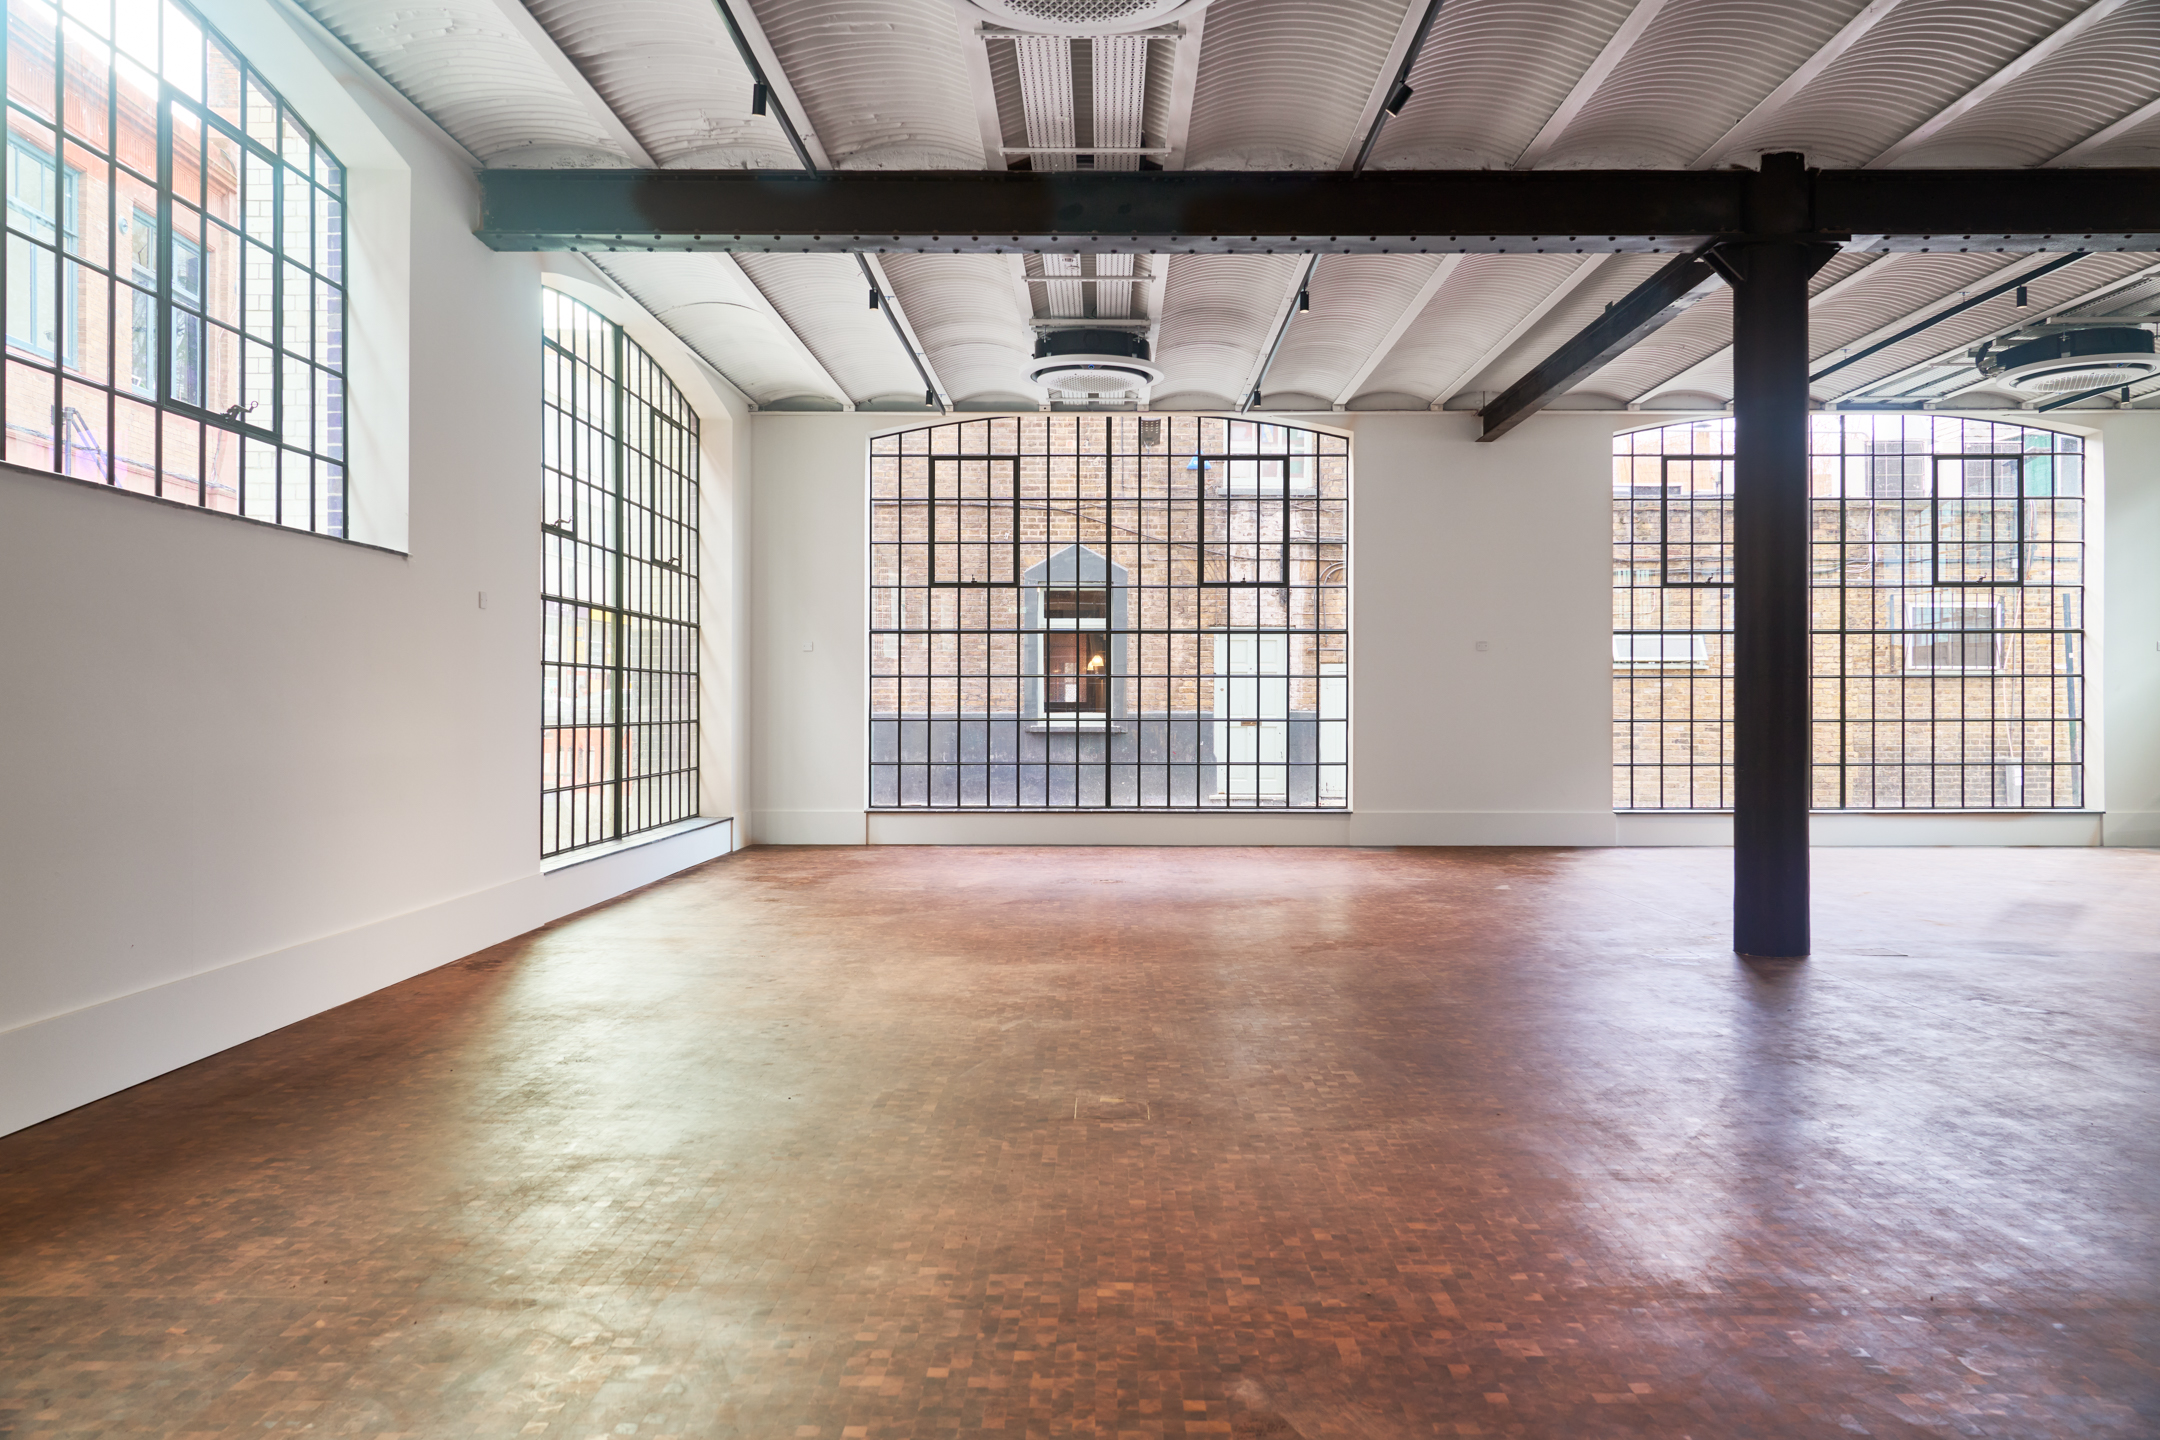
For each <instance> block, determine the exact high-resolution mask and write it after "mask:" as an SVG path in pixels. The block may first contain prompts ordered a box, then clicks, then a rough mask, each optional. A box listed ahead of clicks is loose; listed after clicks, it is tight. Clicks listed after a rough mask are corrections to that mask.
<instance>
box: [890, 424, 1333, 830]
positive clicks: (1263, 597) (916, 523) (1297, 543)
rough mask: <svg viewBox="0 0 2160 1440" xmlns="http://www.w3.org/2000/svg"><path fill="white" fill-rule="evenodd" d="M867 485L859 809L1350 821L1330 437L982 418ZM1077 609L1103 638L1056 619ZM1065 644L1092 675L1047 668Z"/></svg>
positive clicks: (1292, 430) (907, 442)
mask: <svg viewBox="0 0 2160 1440" xmlns="http://www.w3.org/2000/svg"><path fill="white" fill-rule="evenodd" d="M870 471H871V474H870V505H869V509H870V515H869V521H870V524H869V529H870V568H871V588H870V617H869V626H868V628H869V634H870V652H871V654H870V665H869V668H870V674H869V691H870V706H869V709H870V714H869V729H870V755H869V804H870V808H872V809H878V810H915V809H940V810H943V809H950V810H978V809H989V810H1073V809H1081V810H1143V811H1145V810H1166V811H1191V810H1213V809H1221V808H1224V807H1234V806H1255V807H1260V808H1272V809H1288V810H1303V809H1311V810H1322V811H1339V810H1341V809H1343V808H1346V807H1347V804H1348V647H1349V626H1348V557H1349V550H1348V546H1349V528H1348V526H1349V509H1348V507H1349V442H1348V440H1347V438H1346V437H1343V436H1340V435H1334V434H1331V433H1328V432H1325V431H1319V430H1313V429H1308V428H1304V427H1297V426H1287V425H1279V424H1273V423H1268V422H1260V421H1252V420H1244V419H1232V418H1227V417H1201V416H1190V415H1188V416H1174V417H1162V416H1139V415H1134V414H1130V413H1115V414H1100V413H1098V414H1088V413H1077V412H1063V413H1057V414H1034V415H1015V416H1000V417H986V418H982V419H972V420H964V421H950V422H945V423H942V424H938V425H931V426H921V427H916V428H914V429H911V430H906V431H900V432H894V433H892V434H888V435H883V436H879V437H875V438H874V439H873V441H872V442H871V455H870ZM1073 590H1078V591H1100V592H1101V594H1102V598H1101V599H1100V600H1099V601H1096V602H1094V603H1095V604H1097V605H1099V607H1100V609H1101V611H1102V614H1103V618H1102V619H1100V620H1096V621H1092V622H1089V621H1074V620H1070V619H1060V618H1057V617H1054V616H1052V615H1051V614H1049V613H1048V609H1047V607H1048V604H1049V597H1050V596H1052V595H1056V594H1059V593H1061V592H1065V591H1073ZM1209 597H1212V598H1209ZM1075 625H1092V626H1095V627H1099V629H1100V631H1101V638H1100V639H1099V640H1090V641H1088V642H1087V645H1086V647H1085V648H1086V652H1087V655H1088V656H1089V657H1098V655H1099V657H1100V658H1107V660H1108V667H1107V668H1108V673H1107V674H1104V675H1096V674H1095V673H1094V672H1093V671H1090V674H1089V676H1087V677H1078V676H1065V675H1063V674H1062V672H1055V666H1054V663H1053V656H1052V652H1053V651H1054V650H1055V649H1056V645H1055V643H1054V642H1053V640H1052V638H1051V637H1052V636H1054V635H1061V634H1062V633H1063V630H1064V629H1067V628H1071V627H1073V626H1075ZM1077 644H1078V642H1072V643H1069V644H1067V645H1066V647H1065V648H1066V649H1067V650H1072V651H1073V653H1074V654H1075V655H1077V654H1079V653H1080V652H1079V650H1078V649H1076V648H1075V646H1076V645H1077ZM1068 683H1069V684H1072V685H1076V686H1081V687H1082V688H1083V689H1084V691H1085V698H1084V699H1083V698H1078V697H1080V696H1081V689H1075V690H1074V691H1073V697H1066V696H1063V695H1054V694H1053V693H1052V691H1051V690H1049V689H1047V688H1046V687H1047V686H1050V685H1052V684H1068ZM1095 697H1100V698H1101V699H1102V701H1103V704H1102V706H1101V708H1099V709H1097V708H1091V707H1093V705H1094V702H1095ZM1246 710H1250V711H1251V712H1252V714H1251V715H1250V716H1248V715H1246V714H1245V713H1244V712H1245V711H1246ZM1233 730H1234V731H1235V732H1236V733H1234V734H1233V733H1232V732H1233Z"/></svg>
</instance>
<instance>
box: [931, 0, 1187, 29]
mask: <svg viewBox="0 0 2160 1440" xmlns="http://www.w3.org/2000/svg"><path fill="white" fill-rule="evenodd" d="M966 3H967V4H968V5H969V6H971V7H972V8H973V9H975V10H977V11H980V12H981V13H982V14H985V15H988V16H989V17H990V18H991V20H992V22H993V23H995V24H997V25H999V26H1001V27H1003V28H1006V29H1011V30H1022V31H1026V32H1027V33H1029V34H1031V35H1123V34H1128V33H1130V32H1132V31H1134V30H1148V29H1152V28H1154V27H1155V26H1157V25H1167V24H1169V23H1171V22H1172V21H1175V20H1177V19H1179V18H1181V17H1183V16H1186V15H1190V14H1192V13H1193V12H1194V11H1196V10H1202V9H1205V8H1206V7H1207V4H1208V0H966Z"/></svg>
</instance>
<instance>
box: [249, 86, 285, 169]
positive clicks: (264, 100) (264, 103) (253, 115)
mask: <svg viewBox="0 0 2160 1440" xmlns="http://www.w3.org/2000/svg"><path fill="white" fill-rule="evenodd" d="M277 114H278V107H277V102H276V101H274V100H272V99H271V98H270V96H269V93H268V92H267V91H265V90H264V89H263V88H262V86H260V85H258V84H256V83H255V77H254V76H252V75H250V76H248V77H247V136H248V139H250V140H253V141H254V142H255V143H256V144H258V145H262V146H266V147H267V148H269V149H270V150H271V151H272V152H275V151H276V150H277V143H278V131H277Z"/></svg>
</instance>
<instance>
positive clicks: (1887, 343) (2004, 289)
mask: <svg viewBox="0 0 2160 1440" xmlns="http://www.w3.org/2000/svg"><path fill="white" fill-rule="evenodd" d="M2085 255H2086V252H2085V251H2083V250H2073V251H2071V252H2070V253H2069V254H2068V255H2063V256H2060V257H2058V258H2056V259H2054V260H2050V261H2048V262H2047V264H2045V265H2041V266H2037V267H2035V268H2033V269H2031V270H2027V271H2026V272H2025V273H2024V274H2022V275H2019V276H2018V277H2017V278H2016V279H2014V280H2005V281H2003V282H2002V283H2001V284H2000V285H1994V286H1990V287H1989V288H1988V289H1986V290H1983V291H1981V292H1980V293H1979V294H1978V295H1973V296H1969V297H1967V298H1966V299H1964V300H1961V301H1959V302H1958V303H1957V304H1955V305H1952V306H1951V307H1950V308H1949V309H1947V310H1940V311H1937V312H1936V313H1935V314H1933V315H1930V316H1928V317H1927V318H1926V319H1925V320H1916V321H1914V322H1913V323H1912V324H1910V325H1908V326H1906V327H1905V328H1904V329H1902V330H1900V331H1898V332H1897V334H1895V335H1892V336H1890V337H1888V338H1887V339H1883V340H1878V341H1876V342H1875V343H1874V344H1873V345H1869V346H1867V347H1865V348H1863V349H1860V350H1855V351H1854V352H1853V353H1852V354H1850V355H1845V356H1841V357H1839V359H1838V360H1837V362H1836V363H1835V364H1831V365H1825V366H1823V368H1822V369H1820V370H1817V371H1816V372H1815V373H1814V374H1812V375H1810V376H1808V379H1809V380H1810V381H1815V380H1820V379H1822V378H1823V376H1825V375H1834V374H1836V373H1837V372H1838V371H1840V370H1843V369H1844V368H1845V367H1846V366H1848V365H1854V364H1858V363H1859V362H1860V361H1862V360H1865V359H1867V357H1868V356H1870V355H1873V354H1874V353H1875V352H1876V351H1878V350H1887V349H1889V348H1890V347H1891V346H1892V345H1895V344H1897V343H1898V342H1899V341H1900V340H1910V339H1912V337H1913V336H1915V335H1918V334H1919V333H1920V332H1921V331H1923V330H1929V329H1933V328H1934V327H1935V326H1937V325H1940V324H1942V322H1943V321H1945V320H1948V319H1949V318H1950V317H1951V316H1953V315H1962V314H1964V313H1965V312H1966V311H1967V310H1970V309H1972V308H1973V307H1974V306H1975V305H1985V304H1986V303H1987V302H1988V301H1990V300H1993V299H1994V298H1995V297H1996V296H1998V295H2007V294H2009V293H2010V292H2011V291H2012V290H2019V289H2023V288H2024V287H2025V286H2027V285H2030V284H2031V283H2032V282H2033V281H2035V280H2037V279H2039V278H2040V277H2041V276H2042V275H2046V274H2048V273H2050V272H2051V271H2055V270H2060V269H2062V268H2063V266H2065V265H2075V264H2076V263H2077V262H2078V261H2080V260H2083V259H2084V258H2085Z"/></svg>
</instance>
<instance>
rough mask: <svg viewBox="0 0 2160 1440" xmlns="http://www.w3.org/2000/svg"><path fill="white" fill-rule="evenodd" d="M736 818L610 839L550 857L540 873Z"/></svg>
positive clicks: (692, 821) (702, 819)
mask: <svg viewBox="0 0 2160 1440" xmlns="http://www.w3.org/2000/svg"><path fill="white" fill-rule="evenodd" d="M733 818H734V817H733V816H730V815H720V816H713V815H693V816H691V817H690V818H689V819H688V820H678V821H676V822H675V823H674V824H672V825H661V826H658V827H656V828H654V829H651V830H640V831H638V833H637V834H635V835H626V836H624V837H623V838H622V839H620V840H607V841H603V842H602V843H600V844H598V845H587V846H584V847H582V848H580V849H577V850H570V851H566V852H564V853H563V854H561V855H551V856H549V857H548V858H547V859H545V860H542V861H541V862H540V873H541V874H543V875H551V874H553V873H554V872H555V871H557V870H568V869H569V868H571V867H572V866H573V865H583V864H585V863H586V862H588V861H592V860H605V859H606V858H607V857H608V856H610V855H620V854H622V852H623V851H625V850H635V849H637V848H638V847H640V846H642V845H651V844H653V843H655V842H656V841H660V840H673V839H674V838H675V837H676V836H678V835H688V834H691V833H693V832H695V831H698V830H705V829H709V828H710V827H712V826H714V825H725V824H727V823H728V822H729V821H730V820H732V819H733Z"/></svg>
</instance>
